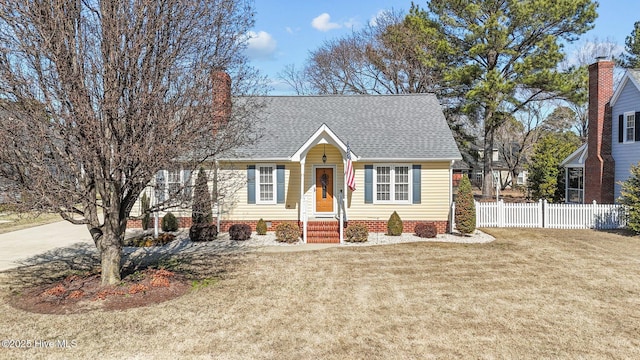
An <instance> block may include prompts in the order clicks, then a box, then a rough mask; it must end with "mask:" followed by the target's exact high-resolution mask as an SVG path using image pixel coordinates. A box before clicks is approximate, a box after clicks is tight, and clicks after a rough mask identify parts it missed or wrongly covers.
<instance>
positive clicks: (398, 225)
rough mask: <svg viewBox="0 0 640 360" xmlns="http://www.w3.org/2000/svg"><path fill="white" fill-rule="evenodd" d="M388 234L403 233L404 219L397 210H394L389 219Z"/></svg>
mask: <svg viewBox="0 0 640 360" xmlns="http://www.w3.org/2000/svg"><path fill="white" fill-rule="evenodd" d="M387 235H391V236H400V235H402V220H401V219H400V215H398V213H397V212H395V211H394V212H393V214H391V216H390V217H389V221H387Z"/></svg>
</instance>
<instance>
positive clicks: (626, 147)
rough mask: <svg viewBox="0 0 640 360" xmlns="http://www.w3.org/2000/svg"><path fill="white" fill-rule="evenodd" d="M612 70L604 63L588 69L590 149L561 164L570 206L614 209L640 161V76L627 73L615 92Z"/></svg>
mask: <svg viewBox="0 0 640 360" xmlns="http://www.w3.org/2000/svg"><path fill="white" fill-rule="evenodd" d="M613 68H614V63H613V61H611V60H604V59H600V60H598V61H597V62H595V63H594V64H591V65H590V66H589V109H588V114H589V136H588V138H587V143H586V144H584V145H582V146H581V147H580V148H578V150H576V151H575V152H574V153H573V154H571V155H569V157H567V158H566V159H565V160H564V161H563V162H562V163H561V165H562V166H564V167H565V169H566V172H565V173H566V176H567V179H566V180H567V181H566V184H567V188H566V193H567V197H566V198H567V202H575V203H590V202H592V201H594V200H595V201H596V202H598V203H605V204H606V203H609V204H610V203H614V202H615V201H616V199H617V198H618V197H619V196H620V189H621V185H620V183H621V182H623V181H625V180H627V178H628V177H629V175H630V168H631V165H635V164H637V163H638V162H639V161H640V70H637V69H636V70H634V69H629V70H627V71H626V72H625V74H624V76H623V78H622V81H621V82H620V85H618V87H617V89H616V90H615V92H614V91H613Z"/></svg>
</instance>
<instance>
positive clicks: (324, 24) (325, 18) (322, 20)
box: [311, 13, 342, 31]
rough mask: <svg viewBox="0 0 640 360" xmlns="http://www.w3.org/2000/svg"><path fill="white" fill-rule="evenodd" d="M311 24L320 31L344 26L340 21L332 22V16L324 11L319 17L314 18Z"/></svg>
mask: <svg viewBox="0 0 640 360" xmlns="http://www.w3.org/2000/svg"><path fill="white" fill-rule="evenodd" d="M311 26H313V28H314V29H317V30H320V31H329V30H333V29H339V28H341V27H342V25H340V24H338V23H332V22H331V16H330V15H329V14H327V13H322V14H320V15H318V17H316V18H314V19H313V20H312V21H311Z"/></svg>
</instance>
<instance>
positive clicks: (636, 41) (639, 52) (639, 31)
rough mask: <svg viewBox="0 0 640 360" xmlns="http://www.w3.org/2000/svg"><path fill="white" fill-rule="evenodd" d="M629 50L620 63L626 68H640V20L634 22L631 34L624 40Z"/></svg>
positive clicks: (626, 48)
mask: <svg viewBox="0 0 640 360" xmlns="http://www.w3.org/2000/svg"><path fill="white" fill-rule="evenodd" d="M624 44H625V47H624V49H625V50H626V51H627V53H626V54H623V55H622V58H621V59H620V61H618V64H619V65H621V66H622V67H625V68H640V21H637V22H636V23H635V24H633V30H632V31H631V34H630V35H629V36H627V37H626V39H625V40H624Z"/></svg>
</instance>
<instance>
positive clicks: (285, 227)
mask: <svg viewBox="0 0 640 360" xmlns="http://www.w3.org/2000/svg"><path fill="white" fill-rule="evenodd" d="M299 239H300V229H299V228H298V226H297V225H294V224H292V223H282V224H278V226H276V241H279V242H284V243H289V244H290V243H294V242H296V241H298V240H299Z"/></svg>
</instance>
